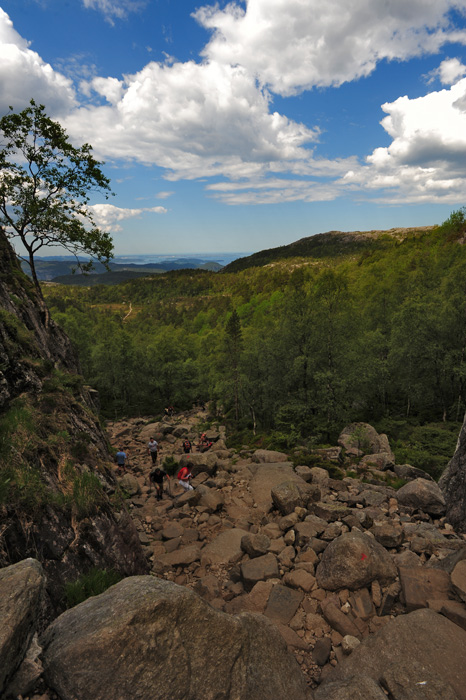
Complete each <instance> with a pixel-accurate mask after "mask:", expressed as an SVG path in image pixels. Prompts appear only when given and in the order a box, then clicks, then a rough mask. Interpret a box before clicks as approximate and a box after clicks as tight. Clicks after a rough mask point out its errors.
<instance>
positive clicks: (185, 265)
mask: <svg viewBox="0 0 466 700" xmlns="http://www.w3.org/2000/svg"><path fill="white" fill-rule="evenodd" d="M109 267H110V272H108V271H107V270H106V268H105V266H104V265H102V264H101V263H95V265H94V270H93V271H92V273H91V274H88V275H83V274H82V273H81V272H80V271H79V269H77V270H76V272H75V273H74V274H73V269H74V268H76V262H75V261H72V260H70V259H63V258H62V259H55V260H47V259H41V258H36V272H37V276H38V278H39V280H41V281H44V282H59V283H60V284H75V285H81V286H82V285H84V286H91V285H94V284H118V283H119V282H122V281H123V282H124V281H127V280H130V279H136V278H139V277H145V276H147V275H153V274H162V273H164V272H169V271H170V270H185V269H190V270H211V271H212V272H218V271H219V270H221V269H222V265H220V263H217V262H212V261H209V260H203V259H201V258H198V259H196V258H176V259H170V260H166V261H161V262H157V263H146V264H142V265H137V264H135V263H116V262H111V263H110V264H109ZM22 268H23V270H24V272H25V273H26V274H27V275H30V269H29V265H28V264H27V263H22ZM118 275H119V276H118ZM96 278H99V279H96Z"/></svg>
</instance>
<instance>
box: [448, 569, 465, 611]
mask: <svg viewBox="0 0 466 700" xmlns="http://www.w3.org/2000/svg"><path fill="white" fill-rule="evenodd" d="M451 583H452V586H453V588H454V590H455V592H456V593H457V594H458V596H459V597H460V598H461V600H462V601H463V602H465V603H466V560H464V559H463V560H462V561H459V562H458V564H456V566H455V568H454V569H453V571H452V572H451Z"/></svg>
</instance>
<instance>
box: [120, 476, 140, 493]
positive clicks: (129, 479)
mask: <svg viewBox="0 0 466 700" xmlns="http://www.w3.org/2000/svg"><path fill="white" fill-rule="evenodd" d="M118 483H119V485H120V488H121V489H123V491H125V492H126V493H127V494H128V495H129V496H136V495H139V494H140V493H141V484H140V483H139V481H138V480H137V479H136V477H135V476H133V475H132V474H124V475H123V476H122V477H121V479H118Z"/></svg>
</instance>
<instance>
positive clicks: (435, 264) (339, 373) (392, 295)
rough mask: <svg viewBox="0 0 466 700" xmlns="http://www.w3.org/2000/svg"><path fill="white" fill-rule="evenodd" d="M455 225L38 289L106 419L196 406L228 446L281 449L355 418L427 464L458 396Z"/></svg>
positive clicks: (461, 337)
mask: <svg viewBox="0 0 466 700" xmlns="http://www.w3.org/2000/svg"><path fill="white" fill-rule="evenodd" d="M465 229H466V224H465V211H464V210H460V211H458V212H454V213H453V214H452V215H451V217H450V218H449V219H448V220H447V221H446V222H444V223H443V224H442V225H441V226H439V227H436V228H432V229H431V230H422V229H420V230H419V231H417V232H416V231H415V232H410V233H409V234H406V235H405V236H391V237H390V236H385V237H382V239H381V241H382V243H383V245H377V246H374V245H369V244H368V245H367V246H365V247H364V246H361V245H360V244H359V243H358V247H357V250H350V251H349V252H348V251H346V252H345V250H340V248H338V251H337V250H336V249H335V247H334V246H333V247H332V245H329V246H328V254H325V251H324V252H323V251H322V250H320V251H319V256H318V257H312V256H307V257H296V258H290V257H282V258H280V257H278V258H277V259H275V260H274V261H273V262H272V261H271V260H270V255H269V256H268V262H267V264H264V265H262V266H254V267H248V268H246V269H242V270H239V271H237V272H229V271H228V269H226V270H225V271H222V272H219V273H215V272H209V271H202V270H181V271H174V272H169V273H167V274H163V275H158V276H156V277H151V278H146V279H139V280H134V281H131V282H128V283H126V284H121V285H117V286H94V287H89V288H83V287H79V288H78V287H70V286H66V287H65V286H60V285H48V284H47V285H44V286H43V292H44V296H45V297H46V300H47V303H48V305H49V307H50V309H51V312H52V315H53V317H54V319H55V320H56V321H57V322H58V323H59V324H60V325H61V326H62V327H63V328H64V329H65V330H66V332H67V333H68V334H69V335H70V337H71V338H72V340H73V342H74V344H75V346H76V348H77V350H78V353H79V357H80V362H81V367H82V372H83V375H84V377H85V381H86V382H88V383H89V384H90V385H92V386H93V387H94V388H96V389H97V390H98V392H99V395H100V402H101V411H102V415H103V416H104V417H106V418H109V419H115V418H120V417H123V416H136V415H138V416H144V415H156V414H158V413H162V412H163V409H164V407H165V406H167V405H169V404H171V405H173V406H174V407H175V409H177V408H178V409H186V408H189V407H191V406H192V405H193V403H196V402H206V401H210V402H211V407H214V410H217V411H218V413H219V415H220V414H221V415H222V416H224V417H225V419H226V420H227V421H228V422H229V423H230V425H231V426H232V428H234V431H235V434H236V435H237V439H238V441H239V443H240V444H241V440H245V439H246V437H247V436H249V438H250V437H251V436H256V437H257V436H260V435H264V434H265V433H266V434H267V435H268V436H269V442H271V443H273V444H274V445H275V446H277V447H280V446H281V447H282V448H284V447H292V446H293V445H296V444H301V443H305V444H307V445H308V446H312V445H323V444H335V441H336V438H337V437H338V434H339V432H340V430H341V429H342V427H343V426H344V425H345V424H346V423H348V422H353V421H367V422H370V423H372V424H374V425H376V426H377V428H378V429H379V430H383V431H385V432H387V433H388V434H389V435H390V437H391V438H392V439H397V438H399V443H398V448H399V453H398V454H397V461H399V460H400V458H401V459H403V458H405V459H406V461H408V459H409V461H410V463H416V462H417V464H418V465H419V466H422V467H423V468H430V471H431V472H432V473H435V472H436V471H438V470H439V469H440V468H441V467H442V466H444V464H445V460H446V458H447V455H450V456H451V454H452V453H453V450H454V444H455V441H456V436H457V434H458V428H459V423H460V422H461V421H462V418H463V414H464V411H465V406H466V247H465V246H464V245H463V236H464V232H465ZM325 235H328V234H325ZM379 243H380V241H379ZM258 439H259V438H258ZM403 450H404V451H405V452H403ZM427 462H428V463H427ZM437 475H438V474H437Z"/></svg>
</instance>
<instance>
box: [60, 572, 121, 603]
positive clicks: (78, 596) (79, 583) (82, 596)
mask: <svg viewBox="0 0 466 700" xmlns="http://www.w3.org/2000/svg"><path fill="white" fill-rule="evenodd" d="M122 578H123V577H122V576H121V575H120V574H119V573H117V572H116V571H114V570H113V569H98V568H93V569H91V570H90V571H88V573H87V574H83V575H82V576H80V577H79V578H78V579H77V580H76V581H74V582H72V583H66V584H65V597H66V603H67V607H68V608H72V607H74V606H75V605H78V604H79V603H82V602H83V601H84V600H87V598H90V597H92V596H95V595H99V594H100V593H103V592H104V591H106V590H107V588H110V586H113V585H115V583H118V582H119V581H121V580H122Z"/></svg>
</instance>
